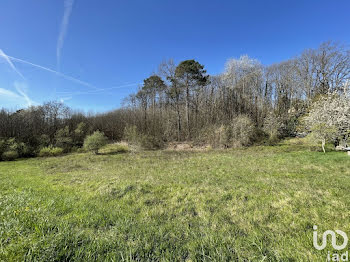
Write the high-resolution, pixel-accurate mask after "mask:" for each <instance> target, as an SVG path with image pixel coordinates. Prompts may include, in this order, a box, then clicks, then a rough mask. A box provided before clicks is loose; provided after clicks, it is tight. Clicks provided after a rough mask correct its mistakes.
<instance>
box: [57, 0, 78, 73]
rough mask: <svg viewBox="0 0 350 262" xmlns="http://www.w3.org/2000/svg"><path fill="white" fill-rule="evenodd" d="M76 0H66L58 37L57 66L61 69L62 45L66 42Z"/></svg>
mask: <svg viewBox="0 0 350 262" xmlns="http://www.w3.org/2000/svg"><path fill="white" fill-rule="evenodd" d="M73 4H74V0H64V13H63V19H62V23H61V28H60V32H59V35H58V39H57V47H56V57H57V68H58V70H60V63H61V52H62V47H63V44H64V39H65V37H66V34H67V29H68V25H69V18H70V15H71V13H72V9H73Z"/></svg>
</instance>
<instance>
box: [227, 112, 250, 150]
mask: <svg viewBox="0 0 350 262" xmlns="http://www.w3.org/2000/svg"><path fill="white" fill-rule="evenodd" d="M254 131H255V127H254V124H253V122H252V120H251V119H250V118H249V117H248V116H245V115H240V116H237V117H236V118H235V119H234V123H233V124H232V146H233V147H239V146H249V145H251V144H252V141H253V136H254Z"/></svg>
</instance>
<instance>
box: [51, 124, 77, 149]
mask: <svg viewBox="0 0 350 262" xmlns="http://www.w3.org/2000/svg"><path fill="white" fill-rule="evenodd" d="M55 139H56V146H57V147H61V148H63V151H64V152H65V153H67V152H69V151H70V150H71V148H72V146H73V139H72V138H71V137H70V133H69V128H68V126H66V127H65V128H62V129H60V130H58V131H57V133H56V135H55Z"/></svg>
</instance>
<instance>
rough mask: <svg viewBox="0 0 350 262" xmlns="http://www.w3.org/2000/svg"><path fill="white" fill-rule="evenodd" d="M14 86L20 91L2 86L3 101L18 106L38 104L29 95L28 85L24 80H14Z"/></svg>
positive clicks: (0, 91) (1, 95)
mask: <svg viewBox="0 0 350 262" xmlns="http://www.w3.org/2000/svg"><path fill="white" fill-rule="evenodd" d="M13 85H14V88H15V89H16V90H17V92H18V93H16V92H13V91H11V90H8V89H4V88H0V101H1V103H9V104H11V105H17V106H32V105H35V104H37V103H36V102H35V101H33V100H32V99H30V98H29V96H28V95H27V90H28V87H27V85H26V84H25V83H23V82H14V84H13Z"/></svg>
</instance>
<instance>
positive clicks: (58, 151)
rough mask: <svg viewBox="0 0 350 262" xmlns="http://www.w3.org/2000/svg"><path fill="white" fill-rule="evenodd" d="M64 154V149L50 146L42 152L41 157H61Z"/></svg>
mask: <svg viewBox="0 0 350 262" xmlns="http://www.w3.org/2000/svg"><path fill="white" fill-rule="evenodd" d="M62 154H63V149H62V148H60V147H53V146H48V147H44V148H42V149H41V150H40V152H39V156H41V157H44V156H59V155H62Z"/></svg>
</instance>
